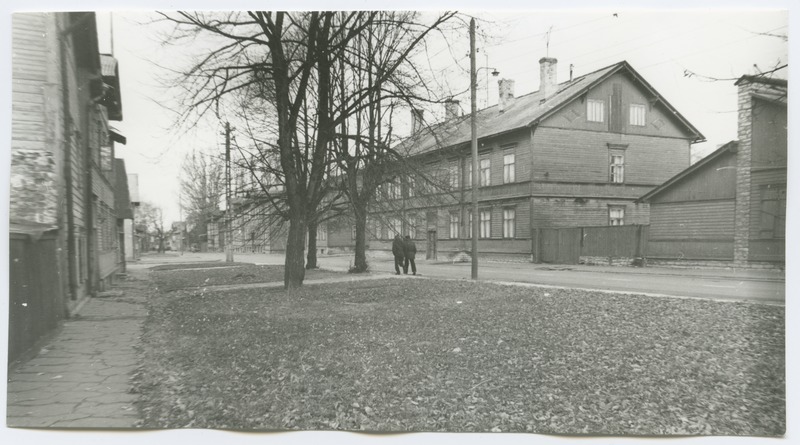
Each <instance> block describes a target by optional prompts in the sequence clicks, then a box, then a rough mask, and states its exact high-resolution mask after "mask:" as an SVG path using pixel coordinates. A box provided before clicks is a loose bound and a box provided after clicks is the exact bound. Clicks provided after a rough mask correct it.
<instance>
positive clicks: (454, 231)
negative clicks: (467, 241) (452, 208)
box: [450, 212, 461, 239]
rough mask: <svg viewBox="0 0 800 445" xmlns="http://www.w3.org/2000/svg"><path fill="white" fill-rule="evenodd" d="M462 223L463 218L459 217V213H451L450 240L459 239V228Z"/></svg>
mask: <svg viewBox="0 0 800 445" xmlns="http://www.w3.org/2000/svg"><path fill="white" fill-rule="evenodd" d="M460 223H461V218H460V217H459V214H458V212H450V239H457V238H458V229H459V227H458V226H459V224H460Z"/></svg>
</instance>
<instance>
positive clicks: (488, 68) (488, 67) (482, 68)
mask: <svg viewBox="0 0 800 445" xmlns="http://www.w3.org/2000/svg"><path fill="white" fill-rule="evenodd" d="M487 59H488V56H487ZM481 70H486V71H489V70H492V72H491V73H487V74H486V107H485V108H489V74H491V75H492V77H497V76H499V75H500V71H497V68H494V67H490V66H482V67H480V68H478V69H477V70H475V75H476V76H477V75H478V73H479V72H480V71H481Z"/></svg>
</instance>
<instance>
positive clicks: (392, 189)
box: [388, 178, 402, 199]
mask: <svg viewBox="0 0 800 445" xmlns="http://www.w3.org/2000/svg"><path fill="white" fill-rule="evenodd" d="M388 187H389V193H388V194H389V199H400V198H401V197H402V189H401V188H400V178H394V179H392V182H390V183H389V185H388Z"/></svg>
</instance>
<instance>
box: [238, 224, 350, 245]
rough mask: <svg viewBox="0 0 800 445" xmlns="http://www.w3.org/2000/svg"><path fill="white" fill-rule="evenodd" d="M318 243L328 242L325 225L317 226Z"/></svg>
mask: <svg viewBox="0 0 800 445" xmlns="http://www.w3.org/2000/svg"><path fill="white" fill-rule="evenodd" d="M353 227H355V226H353ZM253 238H255V232H253ZM354 239H355V238H354ZM317 241H328V230H327V227H325V226H324V225H319V226H317Z"/></svg>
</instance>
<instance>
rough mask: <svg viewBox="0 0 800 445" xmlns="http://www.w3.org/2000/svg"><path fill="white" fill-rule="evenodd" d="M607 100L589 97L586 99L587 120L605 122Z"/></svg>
mask: <svg viewBox="0 0 800 445" xmlns="http://www.w3.org/2000/svg"><path fill="white" fill-rule="evenodd" d="M605 105H606V103H605V101H602V100H595V99H589V100H587V101H586V120H587V121H589V122H603V112H604V111H605Z"/></svg>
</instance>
